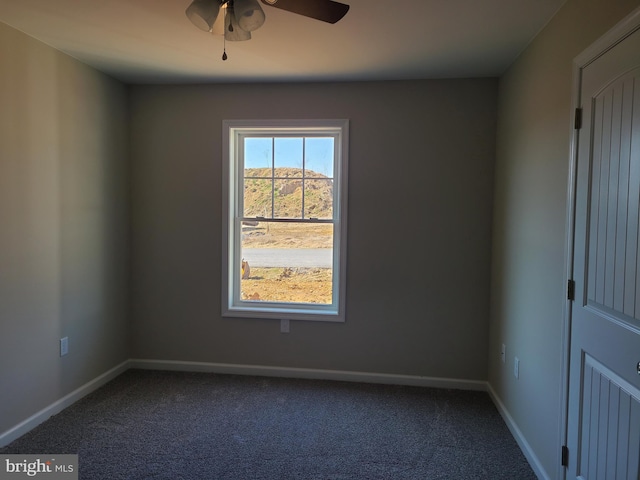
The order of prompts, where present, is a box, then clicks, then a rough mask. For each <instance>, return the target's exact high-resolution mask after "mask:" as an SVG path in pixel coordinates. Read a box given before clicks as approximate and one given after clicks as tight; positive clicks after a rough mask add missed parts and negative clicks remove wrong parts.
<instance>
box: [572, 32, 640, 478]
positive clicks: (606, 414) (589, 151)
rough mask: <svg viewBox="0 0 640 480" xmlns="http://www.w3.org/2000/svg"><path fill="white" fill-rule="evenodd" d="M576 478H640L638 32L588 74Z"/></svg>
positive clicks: (581, 144) (576, 333)
mask: <svg viewBox="0 0 640 480" xmlns="http://www.w3.org/2000/svg"><path fill="white" fill-rule="evenodd" d="M582 72H583V76H582V84H581V104H582V109H583V126H582V129H581V130H580V132H579V140H578V154H577V185H576V211H575V214H576V217H575V222H576V223H575V239H574V240H575V244H574V280H575V282H576V283H575V287H576V288H575V301H574V302H573V307H572V317H571V352H570V375H569V416H568V447H569V467H568V478H580V479H589V480H595V479H607V480H611V479H632V480H639V479H640V473H639V472H640V467H639V465H640V373H639V372H640V365H639V362H640V249H639V247H640V222H639V215H640V31H636V32H635V33H633V34H632V35H630V36H629V37H627V38H626V39H625V40H623V41H622V42H620V43H618V44H617V45H616V46H615V47H614V48H612V49H611V50H609V51H608V52H606V53H605V54H603V55H602V56H600V57H599V58H598V59H596V60H595V61H594V62H592V63H591V64H589V65H587V66H586V67H584V69H583V71H582Z"/></svg>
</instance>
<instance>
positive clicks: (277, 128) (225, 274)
mask: <svg viewBox="0 0 640 480" xmlns="http://www.w3.org/2000/svg"><path fill="white" fill-rule="evenodd" d="M252 134H254V135H273V136H278V135H282V136H287V135H289V136H291V135H299V136H313V135H322V136H333V137H334V138H335V141H334V175H333V181H334V188H333V220H332V221H333V226H334V230H333V294H332V300H333V302H332V304H331V305H316V304H299V303H287V302H256V301H244V300H242V299H241V298H240V277H241V262H240V260H241V259H240V258H239V255H240V254H239V253H238V252H240V248H241V247H240V245H241V243H240V242H241V226H240V223H241V222H240V221H239V219H240V218H242V215H243V214H242V213H240V212H239V211H238V210H239V209H238V206H239V205H241V204H242V201H241V198H240V196H241V195H242V194H243V187H242V185H241V180H242V178H243V173H244V170H243V169H241V164H242V162H241V161H239V160H238V155H239V152H240V151H241V149H240V148H239V141H240V139H241V138H243V137H244V136H247V135H252ZM348 150H349V121H348V120H344V119H339V120H224V121H223V122H222V172H223V178H222V205H223V219H222V225H223V228H222V230H223V231H222V234H223V241H222V316H223V317H242V318H270V319H286V320H314V321H326V322H344V321H345V297H346V266H347V173H348Z"/></svg>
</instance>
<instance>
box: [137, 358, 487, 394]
mask: <svg viewBox="0 0 640 480" xmlns="http://www.w3.org/2000/svg"><path fill="white" fill-rule="evenodd" d="M129 367H130V368H140V369H145V370H174V371H183V372H209V373H222V374H231V375H256V376H265V377H283V378H305V379H314V380H337V381H343V382H360V383H378V384H385V385H405V386H414V387H433V388H450V389H458V390H478V391H487V382H484V381H478V380H459V379H451V378H436V377H421V376H417V375H394V374H387V373H367V372H350V371H343V370H319V369H311V368H290V367H265V366H261V365H235V364H227V363H207V362H181V361H171V360H145V359H132V360H130V363H129Z"/></svg>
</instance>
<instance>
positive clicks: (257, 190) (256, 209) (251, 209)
mask: <svg viewBox="0 0 640 480" xmlns="http://www.w3.org/2000/svg"><path fill="white" fill-rule="evenodd" d="M272 184H273V182H272V181H271V180H266V179H254V178H245V180H244V213H243V216H245V217H269V218H270V217H271V205H272V200H271V199H272V197H271V185H272Z"/></svg>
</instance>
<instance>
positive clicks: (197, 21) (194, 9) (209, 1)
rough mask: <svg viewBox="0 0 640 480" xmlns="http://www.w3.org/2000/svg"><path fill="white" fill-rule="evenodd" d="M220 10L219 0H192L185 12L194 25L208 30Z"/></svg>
mask: <svg viewBox="0 0 640 480" xmlns="http://www.w3.org/2000/svg"><path fill="white" fill-rule="evenodd" d="M219 12H220V0H193V2H191V5H189V6H188V7H187V10H186V11H185V13H186V14H187V18H188V19H189V20H191V23H193V24H194V25H195V26H196V27H198V28H199V29H200V30H204V31H205V32H210V31H211V29H212V28H213V24H214V23H215V21H216V18H217V17H218V13H219Z"/></svg>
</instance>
